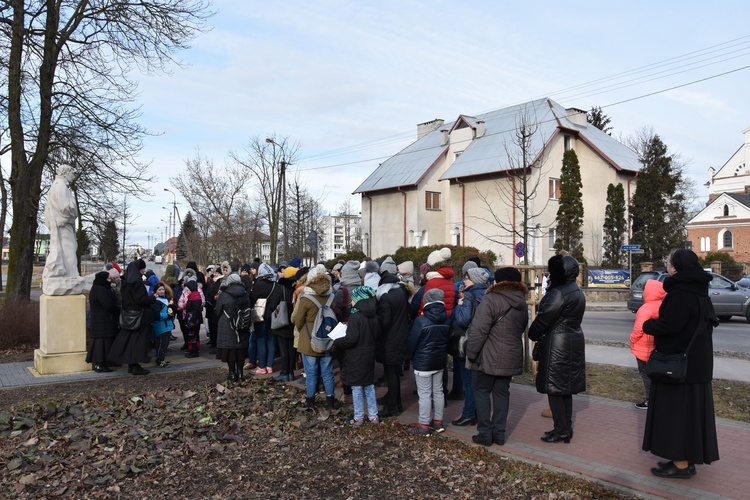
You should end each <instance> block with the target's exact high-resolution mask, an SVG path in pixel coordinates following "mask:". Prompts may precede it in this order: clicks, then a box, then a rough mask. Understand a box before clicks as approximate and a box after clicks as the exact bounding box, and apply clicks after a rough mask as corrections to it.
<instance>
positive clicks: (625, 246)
mask: <svg viewBox="0 0 750 500" xmlns="http://www.w3.org/2000/svg"><path fill="white" fill-rule="evenodd" d="M640 249H641V246H640V245H623V246H621V247H620V250H640Z"/></svg>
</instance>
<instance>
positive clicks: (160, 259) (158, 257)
mask: <svg viewBox="0 0 750 500" xmlns="http://www.w3.org/2000/svg"><path fill="white" fill-rule="evenodd" d="M162 262H164V258H163V257H162V256H161V255H157V256H156V257H155V258H154V264H161V263H162Z"/></svg>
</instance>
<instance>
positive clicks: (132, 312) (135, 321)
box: [120, 309, 143, 330]
mask: <svg viewBox="0 0 750 500" xmlns="http://www.w3.org/2000/svg"><path fill="white" fill-rule="evenodd" d="M141 319H143V309H122V310H121V311H120V329H122V330H140V329H141Z"/></svg>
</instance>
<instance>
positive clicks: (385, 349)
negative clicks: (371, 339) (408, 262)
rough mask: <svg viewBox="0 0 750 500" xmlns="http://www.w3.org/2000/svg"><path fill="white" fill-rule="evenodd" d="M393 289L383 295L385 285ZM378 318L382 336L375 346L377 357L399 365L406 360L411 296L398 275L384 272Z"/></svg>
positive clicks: (379, 296) (377, 359)
mask: <svg viewBox="0 0 750 500" xmlns="http://www.w3.org/2000/svg"><path fill="white" fill-rule="evenodd" d="M384 285H385V286H390V287H391V289H390V290H389V291H388V292H386V293H383V294H382V295H381V293H380V291H381V288H382V287H383V286H384ZM377 301H378V305H377V310H378V319H379V320H380V330H381V332H382V336H381V337H380V338H379V339H378V343H377V346H376V348H375V359H376V361H377V362H378V363H383V364H385V365H398V364H401V363H403V362H404V360H406V339H407V338H408V337H409V328H410V326H411V324H410V321H411V317H410V315H409V296H408V294H407V293H406V289H405V288H404V287H403V286H402V285H400V284H399V280H398V276H397V275H395V274H390V273H384V274H383V277H382V278H381V280H380V286H379V287H378V298H377Z"/></svg>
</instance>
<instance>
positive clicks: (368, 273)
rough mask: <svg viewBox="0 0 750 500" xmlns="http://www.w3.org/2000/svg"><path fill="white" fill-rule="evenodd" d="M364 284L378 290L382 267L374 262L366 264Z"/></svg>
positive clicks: (369, 261) (370, 261)
mask: <svg viewBox="0 0 750 500" xmlns="http://www.w3.org/2000/svg"><path fill="white" fill-rule="evenodd" d="M362 283H364V285H365V286H369V287H370V288H372V289H373V290H377V288H378V284H379V283H380V266H379V265H378V263H377V262H375V261H374V260H368V261H367V262H365V274H364V276H363V277H362Z"/></svg>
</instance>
